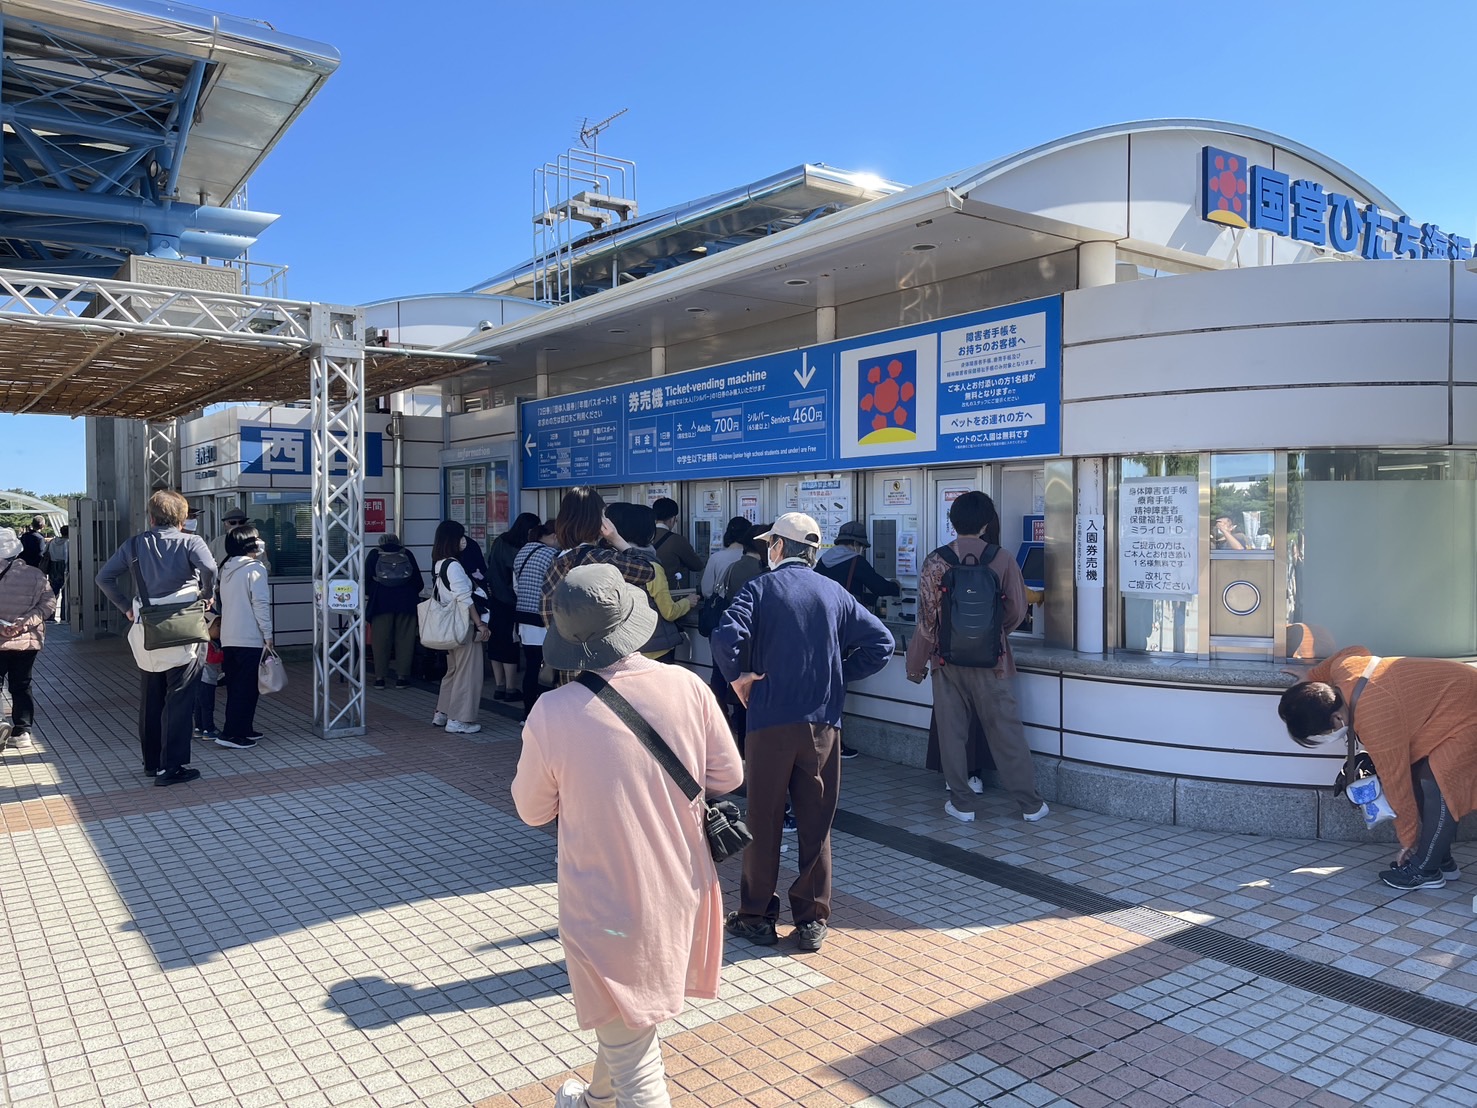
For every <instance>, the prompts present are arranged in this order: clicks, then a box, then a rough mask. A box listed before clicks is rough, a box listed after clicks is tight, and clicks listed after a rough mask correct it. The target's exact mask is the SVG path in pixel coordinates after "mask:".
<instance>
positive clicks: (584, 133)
mask: <svg viewBox="0 0 1477 1108" xmlns="http://www.w3.org/2000/svg"><path fill="white" fill-rule="evenodd" d="M630 110H631V109H630V108H622V109H621V110H620V111H618V112H616V113H615V115H610V116H606V117H605V118H604V119H602V120H601V121H600V122H599V123H591V122H590V117H589V116H585V118H584V119H582V120H580V145H581V146H583V147H584V148H585V149H586V150H590V151H593V152H594V153H596V154H598V153H600V132H601V131H603V130H605V129H606V128H607V127H609V126H610V125H611V124H612V123H614V122H615V121H616V120H617V119H619V118H620V117H621V116H623V115H625V114H626V113H627V112H628V111H630Z"/></svg>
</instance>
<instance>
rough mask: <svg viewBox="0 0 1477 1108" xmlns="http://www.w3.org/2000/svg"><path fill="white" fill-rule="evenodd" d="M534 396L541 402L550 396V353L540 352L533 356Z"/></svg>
mask: <svg viewBox="0 0 1477 1108" xmlns="http://www.w3.org/2000/svg"><path fill="white" fill-rule="evenodd" d="M533 394H534V396H536V397H538V399H540V400H547V399H548V396H549V352H548V351H547V350H539V351H537V352H536V353H535V354H534V356H533Z"/></svg>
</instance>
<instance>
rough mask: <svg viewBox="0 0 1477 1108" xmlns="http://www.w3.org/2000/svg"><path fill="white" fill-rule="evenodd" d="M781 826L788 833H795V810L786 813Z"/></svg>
mask: <svg viewBox="0 0 1477 1108" xmlns="http://www.w3.org/2000/svg"><path fill="white" fill-rule="evenodd" d="M781 828H782V830H783V831H784V833H785V834H786V835H793V834H795V831H796V827H795V814H794V813H793V812H786V813H785V822H784V823H783V824H782V825H781Z"/></svg>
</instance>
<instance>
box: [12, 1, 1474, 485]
mask: <svg viewBox="0 0 1477 1108" xmlns="http://www.w3.org/2000/svg"><path fill="white" fill-rule="evenodd" d="M205 6H207V7H212V8H214V9H215V10H219V11H223V12H228V13H230V14H232V15H238V16H243V17H248V18H253V19H258V20H264V21H266V22H267V23H269V24H271V25H272V26H274V27H275V28H276V29H277V30H279V31H282V32H284V33H287V34H295V35H298V36H301V37H303V38H308V39H313V40H316V41H319V42H325V43H328V44H330V45H331V46H333V47H335V48H336V49H337V50H338V52H339V53H340V55H342V59H343V61H342V64H341V66H340V68H339V71H338V72H337V73H336V74H335V75H334V76H333V77H331V78H330V79H329V81H328V82H327V84H326V85H325V86H324V88H323V90H322V92H320V93H319V95H318V97H317V98H316V99H315V100H314V102H313V103H312V104H311V105H310V106H309V107H308V109H307V111H306V112H304V114H303V115H302V116H301V117H300V119H299V120H298V122H297V124H296V125H295V126H294V127H293V128H292V129H291V131H289V132H288V134H287V135H286V136H285V137H284V139H283V140H282V142H281V143H279V144H278V146H277V148H276V149H275V150H274V151H273V153H272V154H271V155H270V156H269V157H268V159H267V161H266V162H265V164H264V165H263V166H262V168H261V169H260V170H259V171H258V172H257V175H256V177H255V178H254V179H253V180H252V182H251V189H250V199H251V205H252V207H254V208H257V209H258V210H262V211H271V212H277V213H280V214H281V217H282V218H281V219H280V220H279V221H278V222H277V223H276V225H274V226H273V227H272V228H270V229H269V230H268V231H267V232H266V233H265V234H264V235H263V236H262V239H261V241H260V243H259V245H258V247H257V249H256V250H254V251H253V257H255V258H258V259H260V260H263V261H271V262H285V263H287V264H288V265H289V266H290V267H291V269H290V272H289V275H288V286H287V293H288V295H289V296H291V297H293V298H294V299H306V300H328V301H334V302H338V303H348V304H353V303H362V302H365V301H369V300H375V299H380V298H383V297H388V296H397V295H408V294H413V293H424V292H441V291H450V290H455V289H461V288H465V287H466V286H468V285H471V284H473V283H474V282H476V281H478V280H480V279H482V278H484V277H487V276H489V275H490V274H492V273H495V272H497V271H499V270H501V269H504V268H506V267H507V266H509V265H512V264H514V263H515V262H518V261H521V260H523V259H524V258H525V257H527V256H528V254H529V253H530V252H531V247H532V224H531V222H530V216H531V215H532V209H533V201H532V180H533V170H534V168H535V167H536V166H539V165H541V164H542V163H543V162H544V161H546V160H548V159H551V158H553V157H555V156H556V155H558V154H559V153H561V152H562V151H564V150H565V149H566V148H568V147H570V146H572V145H575V144H576V141H577V139H576V136H577V132H578V129H579V125H580V122H581V120H582V119H584V118H586V117H588V118H591V119H600V118H603V117H605V116H608V115H611V114H613V113H615V112H617V111H619V110H620V109H622V108H626V109H629V111H628V112H627V113H626V114H625V115H624V116H622V117H621V118H620V119H619V120H618V121H617V122H616V123H615V124H614V125H613V126H612V127H611V128H610V129H609V130H608V131H607V132H606V133H605V134H604V135H603V136H602V139H601V144H600V149H601V151H602V152H603V153H607V154H612V155H616V156H619V157H624V158H631V159H633V160H634V161H635V162H636V163H637V167H638V190H639V196H640V201H641V206H642V208H643V210H647V211H651V210H655V209H657V208H661V207H665V206H667V205H669V204H675V203H678V202H681V201H684V200H688V199H692V198H695V197H698V196H702V195H704V194H706V193H709V192H716V191H718V190H720V189H724V188H728V187H730V186H734V185H739V184H744V183H747V182H749V181H753V180H757V179H758V178H760V177H764V176H767V175H769V174H771V173H774V172H777V171H779V170H782V169H786V168H788V167H790V166H794V165H798V164H800V163H802V162H806V161H821V162H826V163H828V164H830V165H834V166H839V167H841V168H845V169H854V170H867V171H871V172H875V173H878V174H880V175H882V176H884V177H888V178H891V179H893V180H897V181H901V182H903V183H905V184H916V183H918V182H921V181H925V180H928V179H930V178H933V177H937V176H940V175H942V174H945V173H951V172H953V171H955V170H959V169H963V168H965V167H967V166H970V165H974V164H977V163H979V162H983V161H987V160H989V159H991V158H994V157H997V156H999V155H1002V154H1008V153H1011V152H1013V151H1015V150H1019V149H1023V148H1026V147H1029V146H1035V145H1037V144H1038V143H1041V142H1045V141H1048V140H1050V139H1052V138H1056V137H1059V136H1062V135H1066V134H1070V133H1072V132H1074V131H1079V130H1084V129H1086V128H1089V127H1096V126H1101V125H1104V124H1109V123H1118V122H1123V121H1125V120H1131V119H1148V118H1159V117H1168V116H1195V117H1205V118H1210V119H1224V120H1229V121H1233V122H1238V123H1245V124H1249V125H1252V126H1255V127H1260V128H1263V129H1265V130H1269V131H1273V132H1276V133H1279V134H1282V135H1286V136H1287V137H1289V138H1292V139H1295V140H1297V141H1300V142H1302V143H1305V144H1306V145H1308V146H1311V147H1313V148H1314V149H1316V150H1320V151H1322V152H1323V153H1325V154H1327V155H1329V156H1331V157H1333V158H1335V159H1337V160H1339V161H1341V162H1343V163H1344V164H1346V165H1348V166H1349V167H1350V168H1352V169H1353V170H1354V171H1355V172H1357V173H1360V174H1362V175H1363V176H1364V177H1366V178H1368V179H1369V180H1370V181H1371V182H1372V183H1373V184H1374V185H1375V186H1376V187H1378V188H1380V189H1382V190H1383V191H1384V192H1385V193H1387V194H1388V195H1389V196H1390V197H1391V198H1392V199H1393V200H1394V201H1395V202H1396V203H1397V204H1399V205H1401V206H1402V207H1403V208H1404V209H1405V210H1406V211H1408V212H1409V213H1410V214H1411V215H1412V216H1413V217H1415V218H1416V219H1418V220H1422V221H1429V222H1436V223H1440V224H1441V225H1442V226H1443V227H1445V228H1446V229H1448V230H1452V231H1456V232H1458V233H1461V234H1466V235H1469V236H1474V237H1477V189H1474V185H1477V149H1474V147H1473V144H1472V143H1471V141H1470V140H1471V129H1470V123H1469V119H1468V116H1469V112H1468V111H1467V110H1465V109H1466V108H1467V105H1469V104H1470V97H1471V87H1470V77H1469V74H1468V72H1467V71H1468V69H1469V68H1470V67H1468V66H1467V65H1466V64H1465V63H1464V62H1463V61H1462V58H1463V57H1464V56H1465V54H1466V53H1467V52H1469V51H1470V47H1471V45H1472V43H1473V42H1474V41H1477V5H1473V4H1471V3H1469V2H1467V0H1448V2H1442V3H1424V4H1421V5H1418V6H1416V7H1414V8H1411V9H1399V8H1391V7H1390V6H1389V5H1388V4H1382V3H1369V2H1363V0H1354V2H1346V3H1341V4H1339V5H1337V6H1336V7H1335V8H1328V7H1322V8H1318V9H1316V11H1309V10H1307V9H1305V8H1302V7H1299V6H1298V5H1295V4H1290V3H1283V4H1279V3H1267V4H1263V5H1251V4H1231V5H1225V6H1217V5H1209V4H1207V5H1198V6H1195V5H1185V4H1182V3H1178V2H1176V3H1160V2H1130V3H1123V4H1104V3H1101V2H1100V0H1096V2H1077V0H1071V2H1065V0H1056V2H1054V0H1037V2H1035V3H1032V4H1018V5H1010V6H1009V8H1008V9H1007V7H1006V5H1003V4H995V3H990V4H977V5H958V6H951V7H948V8H936V7H932V6H929V5H901V4H896V3H880V2H873V0H851V2H849V3H795V2H793V0H791V2H789V3H773V2H770V0H759V2H754V3H750V4H747V5H743V6H740V7H734V6H731V5H730V6H719V5H711V6H710V5H696V4H692V3H674V2H667V0H638V2H636V3H633V4H626V5H618V6H614V7H610V8H608V9H605V11H607V12H608V13H609V14H608V15H606V16H602V15H601V14H599V13H600V12H601V9H599V8H598V7H595V8H591V7H570V8H567V9H560V8H558V7H550V6H549V5H545V4H535V3H532V2H527V0H525V2H521V3H514V2H509V0H503V2H501V3H488V2H486V0H423V2H422V3H420V4H418V5H412V6H406V5H402V4H394V5H391V4H389V3H387V2H385V0H313V2H312V3H303V2H302V0H224V2H220V3H217V4H214V5H209V4H207V5H205ZM1404 11H1412V12H1418V13H1419V18H1418V19H1416V18H1402V17H1401V13H1402V12H1404ZM561 13H562V14H561ZM416 17H419V18H416ZM83 484H84V475H83V456H82V424H81V421H76V422H71V421H67V420H62V419H57V418H51V417H14V416H0V487H7V488H10V487H15V486H22V487H27V488H32V489H36V490H37V491H41V492H63V491H70V490H72V489H79V488H81V487H82V486H83Z"/></svg>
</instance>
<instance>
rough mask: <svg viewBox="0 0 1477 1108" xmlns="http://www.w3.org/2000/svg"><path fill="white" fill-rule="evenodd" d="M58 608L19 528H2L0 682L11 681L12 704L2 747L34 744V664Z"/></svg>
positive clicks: (0, 732)
mask: <svg viewBox="0 0 1477 1108" xmlns="http://www.w3.org/2000/svg"><path fill="white" fill-rule="evenodd" d="M55 611H56V597H55V596H54V595H53V594H52V591H51V587H50V586H49V585H48V584H47V583H46V574H44V573H42V572H41V571H40V570H39V569H36V568H35V567H34V566H32V565H30V564H29V563H28V562H27V561H26V560H25V558H24V557H23V556H22V551H21V542H20V540H19V539H18V538H16V537H15V532H14V531H12V530H11V529H10V528H9V527H0V686H4V685H6V684H9V685H10V707H11V721H10V723H0V750H4V749H5V745H6V743H7V742H9V743H10V745H12V746H14V747H15V748H16V749H17V750H29V749H30V748H31V746H32V740H31V724H32V723H33V722H34V721H35V715H36V702H35V700H34V698H33V697H32V696H31V668H32V667H33V666H34V665H35V664H36V655H38V654H40V653H41V647H42V646H43V645H45V643H46V621H47V620H49V619H50V618H51V616H52V613H53V612H55Z"/></svg>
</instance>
